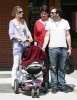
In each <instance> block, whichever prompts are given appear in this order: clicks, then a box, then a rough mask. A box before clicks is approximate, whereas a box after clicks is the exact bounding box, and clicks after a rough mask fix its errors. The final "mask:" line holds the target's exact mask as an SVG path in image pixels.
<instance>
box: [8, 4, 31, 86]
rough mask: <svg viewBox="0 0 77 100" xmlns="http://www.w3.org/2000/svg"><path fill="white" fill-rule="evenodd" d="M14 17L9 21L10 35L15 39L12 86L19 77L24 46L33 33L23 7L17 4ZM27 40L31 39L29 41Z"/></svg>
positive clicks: (13, 13) (27, 43)
mask: <svg viewBox="0 0 77 100" xmlns="http://www.w3.org/2000/svg"><path fill="white" fill-rule="evenodd" d="M12 16H13V17H14V19H12V20H10V22H9V36H10V40H12V41H13V67H12V88H13V86H14V80H15V79H16V78H17V70H18V67H19V65H20V62H21V56H22V52H23V49H24V47H27V46H28V45H29V42H32V41H33V39H32V36H31V33H30V31H29V29H28V27H27V24H26V22H25V20H24V19H22V17H23V9H22V8H21V7H20V6H15V7H14V8H13V11H12ZM26 40H29V42H27V41H26Z"/></svg>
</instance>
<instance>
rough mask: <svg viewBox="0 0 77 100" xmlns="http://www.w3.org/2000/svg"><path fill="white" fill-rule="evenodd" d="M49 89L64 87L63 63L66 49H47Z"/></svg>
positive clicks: (65, 57)
mask: <svg viewBox="0 0 77 100" xmlns="http://www.w3.org/2000/svg"><path fill="white" fill-rule="evenodd" d="M49 58H50V70H51V87H52V88H57V87H58V84H59V86H60V87H63V86H65V84H66V81H65V62H66V59H67V49H66V48H62V47H61V48H49Z"/></svg>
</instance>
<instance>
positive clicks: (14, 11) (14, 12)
mask: <svg viewBox="0 0 77 100" xmlns="http://www.w3.org/2000/svg"><path fill="white" fill-rule="evenodd" d="M21 9H22V8H21V7H20V6H15V7H14V8H13V10H12V16H14V17H15V15H16V14H17V13H19V11H20V10H21Z"/></svg>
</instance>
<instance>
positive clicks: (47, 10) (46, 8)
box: [40, 5, 49, 13]
mask: <svg viewBox="0 0 77 100" xmlns="http://www.w3.org/2000/svg"><path fill="white" fill-rule="evenodd" d="M42 11H45V12H46V13H49V9H48V7H47V6H46V5H42V6H41V7H40V13H41V12H42Z"/></svg>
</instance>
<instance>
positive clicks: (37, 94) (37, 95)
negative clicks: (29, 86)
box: [36, 88, 39, 98]
mask: <svg viewBox="0 0 77 100" xmlns="http://www.w3.org/2000/svg"><path fill="white" fill-rule="evenodd" d="M36 97H37V98H39V88H37V91H36Z"/></svg>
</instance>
